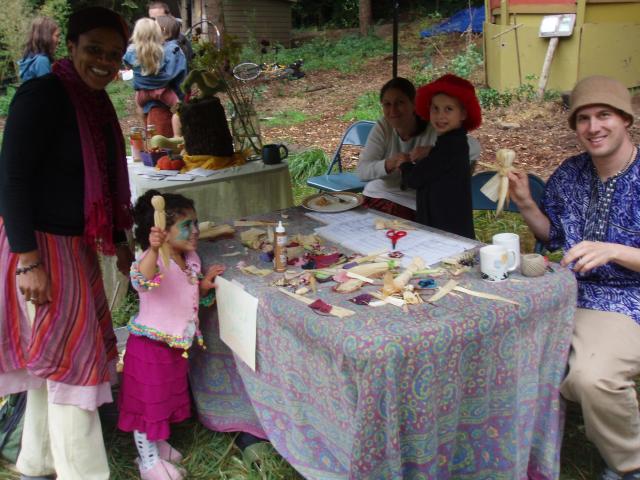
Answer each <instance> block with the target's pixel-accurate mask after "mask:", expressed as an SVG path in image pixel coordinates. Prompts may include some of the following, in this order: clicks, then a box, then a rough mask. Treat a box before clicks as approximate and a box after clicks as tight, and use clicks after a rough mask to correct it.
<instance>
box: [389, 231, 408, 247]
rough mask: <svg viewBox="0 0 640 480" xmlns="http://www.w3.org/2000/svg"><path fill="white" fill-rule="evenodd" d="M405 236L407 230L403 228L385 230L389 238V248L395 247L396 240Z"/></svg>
mask: <svg viewBox="0 0 640 480" xmlns="http://www.w3.org/2000/svg"><path fill="white" fill-rule="evenodd" d="M406 236H407V232H405V231H404V230H387V238H388V239H390V240H391V248H392V249H393V250H395V249H396V243H398V240H400V239H401V238H402V237H406Z"/></svg>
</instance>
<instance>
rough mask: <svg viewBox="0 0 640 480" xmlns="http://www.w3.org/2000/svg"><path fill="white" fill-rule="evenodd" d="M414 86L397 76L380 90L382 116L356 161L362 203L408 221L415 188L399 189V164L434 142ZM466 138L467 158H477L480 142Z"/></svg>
mask: <svg viewBox="0 0 640 480" xmlns="http://www.w3.org/2000/svg"><path fill="white" fill-rule="evenodd" d="M415 96H416V88H415V87H414V85H413V84H412V83H411V82H410V81H409V80H407V79H406V78H402V77H396V78H394V79H392V80H389V81H388V82H387V83H385V84H384V85H383V86H382V88H381V89H380V103H381V104H382V113H383V117H382V118H381V119H379V120H378V122H377V123H376V125H375V126H374V127H373V130H372V131H371V133H370V135H369V138H368V140H367V144H366V145H365V147H364V149H363V150H362V153H361V154H360V160H359V162H358V168H357V174H358V177H359V178H360V180H362V181H363V182H368V183H367V185H366V186H365V189H364V192H363V193H364V196H365V201H364V206H365V207H368V208H373V209H376V210H380V211H382V212H385V213H389V214H391V215H395V216H397V217H401V218H404V219H407V220H411V221H413V220H415V213H416V191H415V190H411V189H408V190H403V189H402V188H401V185H400V184H401V178H402V176H401V174H400V168H399V167H400V165H402V164H403V163H404V162H410V161H416V160H418V159H420V158H423V157H425V156H426V155H427V154H428V153H429V150H430V149H431V147H432V146H433V145H434V144H435V143H436V138H437V135H436V132H435V130H434V129H433V127H432V126H431V125H429V124H428V123H427V122H425V121H424V120H422V119H421V118H420V117H419V116H418V115H416V113H415V111H414V106H415V105H414V101H415ZM468 141H469V159H470V162H472V163H474V162H475V161H476V160H477V159H478V158H479V157H480V143H479V142H478V141H477V140H476V139H475V138H472V137H468Z"/></svg>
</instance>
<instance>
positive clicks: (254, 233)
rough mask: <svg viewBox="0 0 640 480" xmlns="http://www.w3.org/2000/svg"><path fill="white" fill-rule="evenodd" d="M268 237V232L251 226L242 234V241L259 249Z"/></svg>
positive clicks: (250, 246)
mask: <svg viewBox="0 0 640 480" xmlns="http://www.w3.org/2000/svg"><path fill="white" fill-rule="evenodd" d="M266 238H267V232H266V231H265V230H260V229H258V228H250V229H249V230H246V231H244V232H242V233H241V234H240V241H241V242H242V244H243V245H245V246H247V247H249V248H253V249H258V248H260V244H261V243H262V242H263V241H264V240H265V239H266Z"/></svg>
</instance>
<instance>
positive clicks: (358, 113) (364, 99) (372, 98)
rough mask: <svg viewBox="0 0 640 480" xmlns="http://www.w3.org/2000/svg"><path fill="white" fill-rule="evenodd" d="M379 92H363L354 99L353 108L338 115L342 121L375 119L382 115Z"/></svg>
mask: <svg viewBox="0 0 640 480" xmlns="http://www.w3.org/2000/svg"><path fill="white" fill-rule="evenodd" d="M379 95H380V94H379V93H378V92H377V91H375V92H367V93H363V94H362V95H360V96H359V97H358V99H357V100H356V105H355V107H354V108H352V109H351V110H349V111H348V112H347V113H345V114H344V115H342V117H340V119H341V120H344V121H347V122H349V121H356V120H377V119H378V118H380V117H381V116H382V106H381V105H380V98H379Z"/></svg>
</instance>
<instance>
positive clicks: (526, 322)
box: [191, 209, 576, 480]
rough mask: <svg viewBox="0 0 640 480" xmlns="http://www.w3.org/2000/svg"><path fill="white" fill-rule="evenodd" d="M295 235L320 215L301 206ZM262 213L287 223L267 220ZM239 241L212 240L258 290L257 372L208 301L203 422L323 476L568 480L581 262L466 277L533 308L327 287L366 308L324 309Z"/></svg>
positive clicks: (235, 274)
mask: <svg viewBox="0 0 640 480" xmlns="http://www.w3.org/2000/svg"><path fill="white" fill-rule="evenodd" d="M289 213H290V216H289V220H288V222H289V226H288V233H289V234H292V233H296V232H297V231H301V232H305V233H310V231H311V229H312V228H313V227H315V226H317V225H318V224H317V223H316V222H315V221H314V220H311V219H309V218H308V217H305V216H304V215H303V214H302V211H300V210H299V209H292V210H290V211H289ZM260 218H261V219H275V218H276V215H275V214H272V215H263V216H261V217H260ZM238 245H239V243H238V240H237V239H228V240H221V241H218V242H215V243H206V242H202V243H201V245H200V247H199V253H200V255H201V257H202V260H203V265H207V264H211V263H213V262H216V263H219V262H223V263H226V264H227V266H228V271H227V273H225V277H226V278H228V279H230V278H235V279H237V280H238V281H240V282H241V283H242V284H243V285H245V287H246V289H247V291H248V292H249V293H251V294H252V295H254V296H256V297H258V298H259V311H258V327H257V329H258V331H257V338H258V340H257V371H256V372H253V371H252V370H251V369H249V368H248V367H247V366H246V365H244V364H243V363H242V361H240V360H238V361H237V362H236V361H235V360H234V357H233V354H232V353H231V352H230V351H229V350H228V349H227V348H226V347H225V346H224V344H222V343H221V342H220V340H219V339H218V326H217V318H216V312H215V309H206V310H202V312H201V313H202V314H201V320H202V325H201V327H202V330H203V332H204V334H205V341H206V344H207V350H206V351H200V352H199V353H197V354H196V353H195V350H197V349H194V354H193V355H192V369H191V382H192V388H193V392H194V395H195V400H196V404H197V408H198V413H199V417H200V420H201V421H202V422H203V424H204V425H206V426H207V427H209V428H211V429H214V430H218V431H235V430H242V431H247V432H250V433H253V434H254V435H258V436H262V437H268V438H269V440H270V441H271V442H272V444H273V445H274V446H275V448H276V449H277V450H278V451H279V452H280V454H281V455H282V456H283V457H284V458H286V459H287V461H289V463H291V465H293V466H294V467H295V468H296V469H297V470H298V471H299V472H300V473H301V474H302V475H304V476H305V477H306V478H309V479H323V480H328V479H353V480H363V479H400V478H407V479H438V480H445V479H487V480H489V479H491V480H501V479H503V480H514V479H527V478H529V479H556V478H558V475H559V456H560V443H561V439H562V427H563V411H562V408H561V403H560V397H559V393H558V386H559V384H560V381H561V379H562V378H563V375H564V371H565V365H566V359H567V355H568V351H569V344H570V339H571V332H572V327H573V315H574V309H575V307H574V306H575V302H576V284H575V281H574V277H573V275H572V274H571V272H569V271H567V270H565V269H560V268H558V269H557V270H556V272H555V273H547V274H545V275H544V276H543V277H540V278H533V279H528V278H524V277H522V276H519V275H514V276H513V277H512V278H514V279H515V280H509V281H505V282H501V283H498V284H489V283H487V282H485V281H482V280H480V278H479V274H478V272H477V271H474V272H470V273H467V274H465V276H464V277H463V278H462V284H463V285H465V286H467V287H468V288H471V289H474V290H480V291H487V292H493V293H496V294H498V295H501V296H503V297H507V298H509V299H512V300H515V301H517V302H519V303H520V306H519V307H518V306H515V305H511V304H508V303H504V302H494V301H489V300H486V299H482V298H477V297H471V296H468V295H463V294H460V295H448V296H446V297H445V298H443V299H442V300H440V301H438V303H437V306H434V305H431V304H423V305H420V306H411V307H410V308H409V313H405V312H403V310H402V309H400V308H397V307H394V306H385V307H379V308H373V307H367V306H358V305H355V304H353V303H351V302H348V301H347V299H348V298H350V297H351V296H353V294H342V295H341V294H336V293H333V292H331V291H330V290H329V287H327V286H322V287H321V290H320V291H319V293H318V296H319V297H320V298H322V299H323V300H325V301H326V302H328V303H332V304H337V305H341V306H343V307H346V308H350V309H352V310H355V311H356V315H353V316H351V317H347V318H344V319H339V318H337V317H328V316H320V315H318V314H316V313H314V312H313V311H312V310H311V309H310V308H308V307H306V306H305V305H303V304H301V303H300V302H298V301H296V300H294V299H291V298H289V297H287V296H285V295H283V294H282V293H280V292H278V291H277V290H276V289H275V288H273V287H271V286H269V283H270V282H271V281H273V279H275V278H276V274H272V275H269V276H267V277H266V278H259V277H254V276H249V275H245V274H242V273H241V272H240V271H239V270H237V269H235V268H233V266H234V265H235V264H236V262H238V260H239V259H245V260H246V261H247V263H249V264H251V263H253V264H256V265H257V266H259V267H260V266H261V267H267V268H268V265H266V264H260V262H259V260H258V258H257V255H255V254H254V253H250V254H249V255H248V256H247V257H241V256H235V257H221V256H220V254H222V253H228V252H230V251H232V249H235V250H238V249H239V248H240V247H239V246H238Z"/></svg>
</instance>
